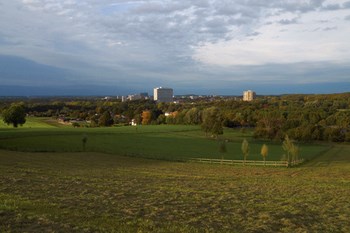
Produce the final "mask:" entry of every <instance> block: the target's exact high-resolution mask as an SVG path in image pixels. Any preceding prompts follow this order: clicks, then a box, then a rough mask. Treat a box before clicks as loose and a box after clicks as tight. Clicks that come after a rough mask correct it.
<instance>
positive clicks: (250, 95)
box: [243, 90, 256, 101]
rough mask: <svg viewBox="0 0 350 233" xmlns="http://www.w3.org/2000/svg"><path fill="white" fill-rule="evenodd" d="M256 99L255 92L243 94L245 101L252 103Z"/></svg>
mask: <svg viewBox="0 0 350 233" xmlns="http://www.w3.org/2000/svg"><path fill="white" fill-rule="evenodd" d="M255 98H256V93H255V92H254V91H251V90H248V91H244V92H243V101H252V100H254V99H255Z"/></svg>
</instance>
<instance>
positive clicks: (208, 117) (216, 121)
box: [201, 107, 224, 138]
mask: <svg viewBox="0 0 350 233" xmlns="http://www.w3.org/2000/svg"><path fill="white" fill-rule="evenodd" d="M202 117H203V120H202V125H201V126H202V129H203V131H204V132H205V134H206V135H207V134H208V133H211V134H212V136H214V137H215V138H217V136H218V135H219V134H223V133H224V131H223V127H222V124H223V118H222V115H221V113H220V111H219V109H218V108H216V107H211V108H207V109H205V110H204V111H203V116H202Z"/></svg>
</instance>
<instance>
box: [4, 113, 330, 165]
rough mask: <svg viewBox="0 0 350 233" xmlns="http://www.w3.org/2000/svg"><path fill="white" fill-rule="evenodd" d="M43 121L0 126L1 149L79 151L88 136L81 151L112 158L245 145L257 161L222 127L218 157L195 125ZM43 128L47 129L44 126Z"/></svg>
mask: <svg viewBox="0 0 350 233" xmlns="http://www.w3.org/2000/svg"><path fill="white" fill-rule="evenodd" d="M47 122H48V121H47V120H46V119H45V121H40V120H38V119H36V118H32V119H31V118H29V119H28V123H26V124H25V126H26V128H17V129H13V128H8V127H3V128H0V148H2V149H6V150H18V151H27V152H81V151H83V150H84V148H83V144H82V138H83V137H84V136H85V135H86V136H87V139H88V140H87V143H86V148H85V151H90V152H103V153H110V154H117V155H125V156H133V157H143V158H153V159H162V160H183V161H186V160H188V158H199V157H202V158H221V156H223V157H224V158H225V159H242V158H243V155H242V152H241V143H242V140H243V139H244V138H247V139H248V140H249V141H250V154H249V157H248V159H250V160H262V156H261V155H260V150H261V146H262V144H263V143H264V142H261V141H257V140H254V139H253V138H252V132H251V131H248V132H246V133H242V132H240V131H239V130H236V129H225V133H224V135H223V136H221V140H227V141H228V143H227V152H226V153H224V154H220V152H219V143H218V141H217V140H214V139H210V138H207V137H206V136H205V134H204V133H203V132H202V131H201V130H200V127H199V126H178V125H150V126H137V127H133V126H123V127H111V128H73V127H67V126H64V127H57V126H55V125H54V124H52V123H51V122H50V124H48V123H47ZM45 126H47V127H45ZM265 143H267V144H268V146H269V155H268V156H267V160H277V161H279V160H281V159H282V156H283V154H284V151H283V149H282V147H281V143H271V142H265ZM300 148H301V157H303V158H305V159H312V158H314V157H316V156H317V155H318V154H320V153H322V152H324V151H325V150H327V149H329V147H327V146H321V145H312V144H304V145H300Z"/></svg>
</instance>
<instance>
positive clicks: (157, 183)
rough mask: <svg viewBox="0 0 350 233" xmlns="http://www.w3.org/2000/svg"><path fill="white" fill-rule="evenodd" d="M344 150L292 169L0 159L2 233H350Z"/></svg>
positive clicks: (88, 156)
mask: <svg viewBox="0 0 350 233" xmlns="http://www.w3.org/2000/svg"><path fill="white" fill-rule="evenodd" d="M349 196H350V147H349V146H335V147H333V148H332V149H331V150H329V151H328V152H327V153H324V154H323V155H322V156H320V157H318V158H317V159H314V160H313V161H312V162H310V163H307V164H305V165H303V166H301V167H298V168H292V169H285V168H267V167H240V166H238V167H237V166H236V167H235V166H225V165H209V164H195V163H183V162H171V161H160V160H149V159H140V158H130V157H121V156H117V155H108V154H101V153H94V152H89V153H83V152H79V153H30V152H15V151H0V232H350V223H349V219H350V202H349Z"/></svg>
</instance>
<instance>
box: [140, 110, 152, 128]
mask: <svg viewBox="0 0 350 233" xmlns="http://www.w3.org/2000/svg"><path fill="white" fill-rule="evenodd" d="M151 117H152V113H151V112H150V111H143V112H142V124H143V125H148V124H149V123H151Z"/></svg>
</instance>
